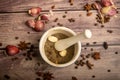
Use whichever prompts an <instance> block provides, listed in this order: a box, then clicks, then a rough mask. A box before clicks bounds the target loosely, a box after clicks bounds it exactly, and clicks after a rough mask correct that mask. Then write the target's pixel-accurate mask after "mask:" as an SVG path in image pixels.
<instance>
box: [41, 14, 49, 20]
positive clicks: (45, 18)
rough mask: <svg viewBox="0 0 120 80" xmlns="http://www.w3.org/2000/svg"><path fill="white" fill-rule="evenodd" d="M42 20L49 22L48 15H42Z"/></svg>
mask: <svg viewBox="0 0 120 80" xmlns="http://www.w3.org/2000/svg"><path fill="white" fill-rule="evenodd" d="M41 20H47V21H48V20H49V19H48V17H47V15H42V16H41Z"/></svg>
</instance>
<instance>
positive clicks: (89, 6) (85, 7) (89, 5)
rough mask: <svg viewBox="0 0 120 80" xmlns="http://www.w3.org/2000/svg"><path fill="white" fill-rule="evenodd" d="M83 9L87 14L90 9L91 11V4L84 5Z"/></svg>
mask: <svg viewBox="0 0 120 80" xmlns="http://www.w3.org/2000/svg"><path fill="white" fill-rule="evenodd" d="M84 9H85V10H86V11H87V12H89V11H90V10H91V9H92V6H91V4H88V3H87V4H86V5H85V6H84Z"/></svg>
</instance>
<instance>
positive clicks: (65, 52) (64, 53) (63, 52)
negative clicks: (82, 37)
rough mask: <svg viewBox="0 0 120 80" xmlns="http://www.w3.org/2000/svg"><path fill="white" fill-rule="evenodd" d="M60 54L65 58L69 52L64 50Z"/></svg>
mask: <svg viewBox="0 0 120 80" xmlns="http://www.w3.org/2000/svg"><path fill="white" fill-rule="evenodd" d="M59 54H60V56H61V57H65V56H66V54H67V50H63V51H61V52H59Z"/></svg>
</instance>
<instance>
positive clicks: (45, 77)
mask: <svg viewBox="0 0 120 80" xmlns="http://www.w3.org/2000/svg"><path fill="white" fill-rule="evenodd" d="M36 74H37V75H38V76H39V77H40V78H42V80H52V79H54V76H53V73H51V72H49V71H48V72H40V71H38V72H36Z"/></svg>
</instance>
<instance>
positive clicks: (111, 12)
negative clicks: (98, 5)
mask: <svg viewBox="0 0 120 80" xmlns="http://www.w3.org/2000/svg"><path fill="white" fill-rule="evenodd" d="M101 12H102V13H103V14H105V15H109V16H114V15H115V14H117V10H116V9H115V8H114V7H113V6H108V7H103V8H102V10H101Z"/></svg>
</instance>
